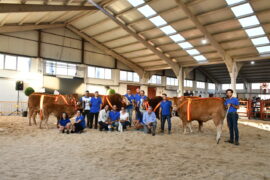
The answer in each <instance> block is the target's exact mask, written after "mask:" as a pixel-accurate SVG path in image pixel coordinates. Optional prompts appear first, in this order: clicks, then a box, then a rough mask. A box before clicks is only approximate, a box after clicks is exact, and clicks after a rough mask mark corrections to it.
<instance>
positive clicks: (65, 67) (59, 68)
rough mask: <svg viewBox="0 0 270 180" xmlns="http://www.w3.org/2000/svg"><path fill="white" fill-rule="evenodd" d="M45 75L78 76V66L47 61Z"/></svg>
mask: <svg viewBox="0 0 270 180" xmlns="http://www.w3.org/2000/svg"><path fill="white" fill-rule="evenodd" d="M45 73H46V74H50V75H60V76H61V75H62V76H76V74H77V66H76V64H68V63H64V62H55V61H46V67H45Z"/></svg>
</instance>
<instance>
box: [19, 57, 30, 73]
mask: <svg viewBox="0 0 270 180" xmlns="http://www.w3.org/2000/svg"><path fill="white" fill-rule="evenodd" d="M17 69H18V71H22V72H29V71H30V58H27V57H20V56H18V68H17Z"/></svg>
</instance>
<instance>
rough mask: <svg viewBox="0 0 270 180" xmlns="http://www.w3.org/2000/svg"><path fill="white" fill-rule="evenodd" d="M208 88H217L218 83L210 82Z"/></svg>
mask: <svg viewBox="0 0 270 180" xmlns="http://www.w3.org/2000/svg"><path fill="white" fill-rule="evenodd" d="M208 89H210V90H215V89H216V85H215V84H214V83H208Z"/></svg>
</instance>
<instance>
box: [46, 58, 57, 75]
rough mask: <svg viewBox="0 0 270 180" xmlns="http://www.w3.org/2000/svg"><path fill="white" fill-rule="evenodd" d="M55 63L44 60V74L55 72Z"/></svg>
mask: <svg viewBox="0 0 270 180" xmlns="http://www.w3.org/2000/svg"><path fill="white" fill-rule="evenodd" d="M55 65H56V62H53V61H46V74H52V75H54V74H55Z"/></svg>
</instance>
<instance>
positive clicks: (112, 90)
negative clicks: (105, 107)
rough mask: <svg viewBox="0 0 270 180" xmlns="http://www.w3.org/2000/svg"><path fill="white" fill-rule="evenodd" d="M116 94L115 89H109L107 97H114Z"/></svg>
mask: <svg viewBox="0 0 270 180" xmlns="http://www.w3.org/2000/svg"><path fill="white" fill-rule="evenodd" d="M112 94H115V90H114V89H108V90H107V95H112Z"/></svg>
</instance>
